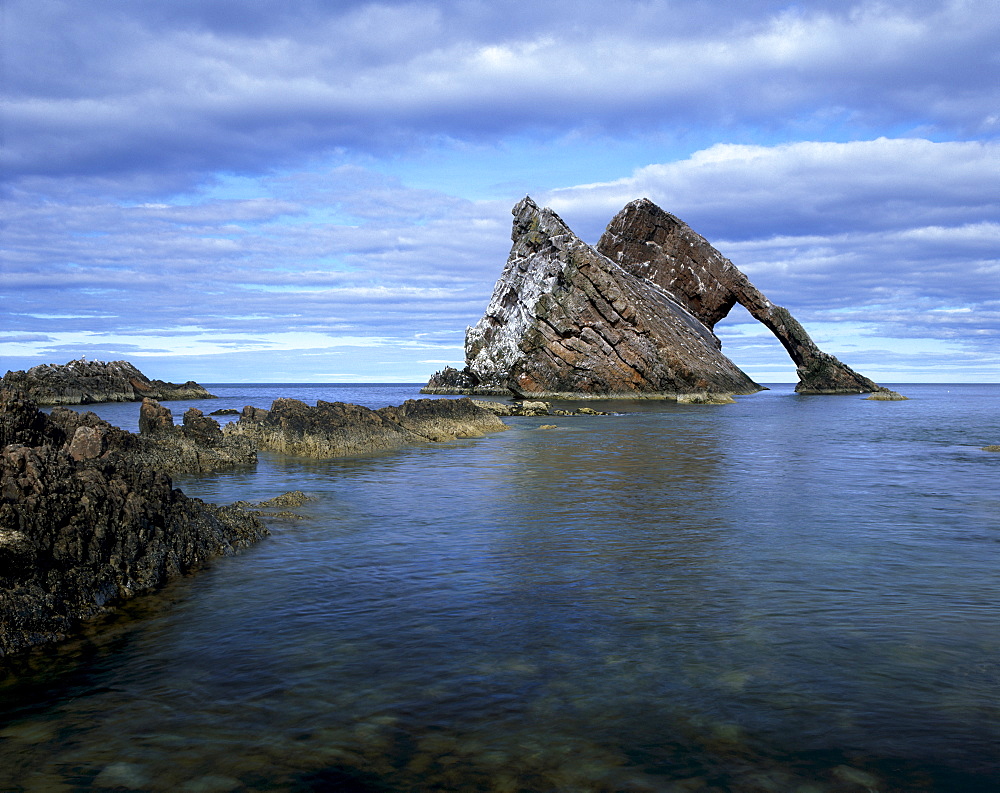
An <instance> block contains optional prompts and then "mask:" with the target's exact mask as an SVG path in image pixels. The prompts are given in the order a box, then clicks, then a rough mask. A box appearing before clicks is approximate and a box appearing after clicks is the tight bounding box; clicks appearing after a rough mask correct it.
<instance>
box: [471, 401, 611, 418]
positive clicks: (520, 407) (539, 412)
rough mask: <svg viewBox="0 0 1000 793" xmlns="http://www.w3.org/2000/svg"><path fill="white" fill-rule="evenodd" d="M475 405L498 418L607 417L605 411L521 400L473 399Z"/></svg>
mask: <svg viewBox="0 0 1000 793" xmlns="http://www.w3.org/2000/svg"><path fill="white" fill-rule="evenodd" d="M472 401H473V403H474V404H476V405H478V406H479V407H481V408H485V409H486V410H489V411H490V412H492V413H496V415H498V416H607V415H608V414H607V413H606V412H605V411H603V410H594V409H593V408H588V407H582V408H578V409H577V410H561V409H559V408H555V409H553V408H552V406H551V405H550V404H549V403H548V402H542V401H530V400H527V399H525V400H519V401H517V402H513V403H509V402H494V401H492V400H486V399H473V400H472Z"/></svg>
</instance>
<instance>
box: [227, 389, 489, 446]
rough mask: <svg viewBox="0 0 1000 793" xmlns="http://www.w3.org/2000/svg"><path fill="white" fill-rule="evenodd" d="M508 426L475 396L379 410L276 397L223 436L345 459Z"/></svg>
mask: <svg viewBox="0 0 1000 793" xmlns="http://www.w3.org/2000/svg"><path fill="white" fill-rule="evenodd" d="M505 429H507V426H506V425H505V424H504V423H503V422H502V421H500V419H499V418H498V417H497V416H496V415H494V414H493V413H491V412H490V411H488V410H484V409H483V408H480V407H477V406H476V405H475V404H473V402H472V400H470V399H410V400H407V401H406V402H405V403H404V404H402V405H400V406H398V407H386V408H380V409H379V410H370V409H369V408H366V407H362V406H360V405H352V404H348V403H346V402H324V401H322V400H320V401H318V402H317V403H316V405H315V406H314V407H310V406H309V405H307V404H306V403H305V402H300V401H299V400H297V399H276V400H274V402H273V403H272V404H271V409H270V410H262V409H260V408H255V407H246V408H244V410H243V414H242V415H241V416H240V420H239V421H236V422H233V423H231V424H227V425H226V427H225V430H224V434H225V435H226V437H231V436H242V437H245V438H248V439H250V441H252V443H253V444H254V446H255V447H256V448H257V449H258V450H261V451H264V450H266V451H274V452H279V453H281V454H290V455H297V456H304V457H344V456H348V455H354V454H370V453H372V452H377V451H385V450H390V449H399V448H403V447H405V446H411V445H413V444H417V443H426V442H427V441H435V442H441V441H448V440H454V439H455V438H478V437H481V436H482V435H485V434H487V433H489V432H499V431H501V430H505Z"/></svg>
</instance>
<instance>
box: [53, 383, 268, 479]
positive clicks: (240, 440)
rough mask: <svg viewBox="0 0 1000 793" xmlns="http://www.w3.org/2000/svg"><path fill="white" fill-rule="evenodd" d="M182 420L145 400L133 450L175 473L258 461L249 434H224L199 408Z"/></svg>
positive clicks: (160, 406) (140, 412)
mask: <svg viewBox="0 0 1000 793" xmlns="http://www.w3.org/2000/svg"><path fill="white" fill-rule="evenodd" d="M64 410H68V409H67V408H64ZM182 422H183V423H182V424H181V425H180V426H175V425H174V419H173V414H172V413H171V411H170V409H169V408H167V407H165V406H163V405H161V404H160V403H159V402H157V401H156V400H155V399H148V398H147V399H144V400H142V406H141V407H140V408H139V436H138V437H136V436H132V438H131V451H132V454H133V455H134V456H136V457H137V458H138V459H141V460H142V461H143V463H145V464H146V465H151V466H153V467H155V468H159V469H160V470H161V471H166V472H167V473H172V474H180V473H185V474H193V473H207V472H210V471H224V470H227V469H230V468H239V467H243V466H248V465H253V464H255V463H256V462H257V451H256V449H254V446H253V443H252V442H251V441H250V440H249V439H248V438H244V437H240V436H238V435H225V434H224V433H223V432H222V428H221V427H220V426H219V422H217V421H216V420H215V419H213V418H209V417H208V416H206V415H204V414H203V413H202V412H201V411H200V410H199V409H198V408H188V409H187V410H186V411H184V416H183V418H182Z"/></svg>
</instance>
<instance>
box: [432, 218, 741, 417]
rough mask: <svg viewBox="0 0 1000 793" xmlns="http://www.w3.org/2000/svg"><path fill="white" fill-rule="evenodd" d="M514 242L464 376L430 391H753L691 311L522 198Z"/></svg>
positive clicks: (439, 379)
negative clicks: (596, 249) (468, 384)
mask: <svg viewBox="0 0 1000 793" xmlns="http://www.w3.org/2000/svg"><path fill="white" fill-rule="evenodd" d="M511 239H512V240H513V243H514V244H513V247H512V248H511V253H510V257H509V258H508V260H507V265H506V266H505V268H504V270H503V273H502V274H501V276H500V279H499V280H498V281H497V284H496V287H495V289H494V292H493V298H492V300H491V301H490V304H489V306H488V308H487V309H486V315H485V316H484V317H483V318H482V319H481V320H480V321H479V323H478V324H477V325H476V326H475V327H473V328H470V329H469V330H468V332H467V334H466V342H465V352H466V361H467V366H466V369H465V370H464V371H463V372H457V370H451V371H447V372H443V373H439V374H438V375H435V377H434V378H432V379H431V381H430V382H429V383H428V385H427V387H426V389H425V391H427V392H429V393H435V392H442V391H458V392H466V391H467V392H470V393H476V394H514V395H517V396H524V397H528V396H530V397H544V396H551V397H569V398H577V397H581V396H585V397H586V396H591V397H625V398H636V397H676V396H677V395H678V394H686V393H697V392H705V391H709V392H717V393H738V394H750V393H754V392H756V391H759V390H760V386H758V385H757V384H756V383H754V382H753V381H752V380H751V379H750V378H749V377H747V376H746V375H745V374H744V373H743V372H741V371H740V370H739V369H738V368H737V367H736V366H735V364H733V363H732V361H730V360H729V359H728V358H726V357H725V356H724V355H723V354H722V353H721V352H720V351H719V347H720V344H719V340H718V339H717V338H716V337H715V335H714V334H713V333H712V332H711V330H709V329H708V328H707V327H706V326H705V325H704V324H703V323H702V322H701V321H700V320H699V319H698V318H697V317H696V316H695V315H694V314H693V313H692V312H691V311H690V310H689V309H688V308H687V306H685V305H684V304H682V303H681V302H680V301H679V300H677V298H675V297H674V296H673V295H671V294H670V293H669V292H668V291H666V290H665V289H663V288H662V287H660V286H659V285H657V284H655V283H653V282H652V281H650V280H648V279H645V278H642V277H639V276H637V275H634V274H632V273H630V272H628V271H626V270H625V269H624V268H623V267H621V266H620V265H619V264H617V263H615V262H613V261H611V260H610V259H608V258H607V257H606V256H603V255H602V254H600V253H598V252H597V251H595V250H594V249H593V248H591V247H590V246H589V245H586V244H585V243H584V242H582V241H581V240H580V239H579V238H577V237H576V235H575V234H573V232H572V231H570V230H569V228H568V227H567V226H566V224H565V223H564V222H563V221H562V219H561V218H560V217H559V216H558V215H557V214H556V213H555V212H553V211H552V210H550V209H539V208H538V206H537V205H536V204H535V203H534V202H533V201H532V200H531V199H530V198H525V199H524V200H523V201H521V202H520V203H519V204H518V205H517V206H516V207H515V208H514V226H513V232H512V234H511ZM469 381H471V382H473V383H474V385H473V386H471V387H469V386H467V385H465V383H466V382H469Z"/></svg>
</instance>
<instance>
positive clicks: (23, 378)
mask: <svg viewBox="0 0 1000 793" xmlns="http://www.w3.org/2000/svg"><path fill="white" fill-rule="evenodd" d="M0 388H6V389H11V390H17V391H21V392H22V393H23V394H24V395H25V396H26V397H27V398H28V399H31V400H33V401H34V402H35V403H36V404H39V405H90V404H94V403H97V402H140V401H142V400H143V399H145V398H147V397H149V398H151V399H215V396H214V395H213V394H210V393H208V391H206V390H205V389H204V388H203V387H202V386H200V385H198V384H197V383H196V382H194V381H193V380H189V381H188V382H186V383H183V384H181V385H177V384H175V383H166V382H164V381H163V380H150V379H149V378H147V377H146V375H144V374H143V373H142V372H140V371H139V370H138V369H136V368H135V367H134V366H133V365H132V364H130V363H129V362H128V361H112V362H110V363H105V362H104V361H85V360H83V359H80V360H76V361H70V362H69V363H67V364H40V365H39V366H33V367H31V368H30V369H28V370H27V371H14V372H7V374H6V375H4V377H3V378H2V379H0Z"/></svg>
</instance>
